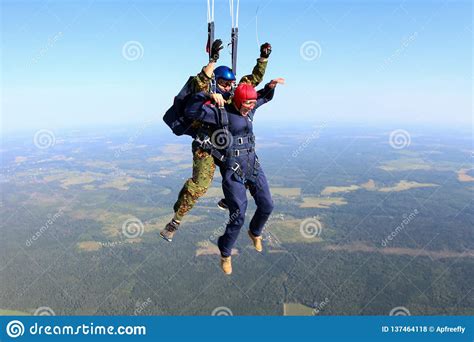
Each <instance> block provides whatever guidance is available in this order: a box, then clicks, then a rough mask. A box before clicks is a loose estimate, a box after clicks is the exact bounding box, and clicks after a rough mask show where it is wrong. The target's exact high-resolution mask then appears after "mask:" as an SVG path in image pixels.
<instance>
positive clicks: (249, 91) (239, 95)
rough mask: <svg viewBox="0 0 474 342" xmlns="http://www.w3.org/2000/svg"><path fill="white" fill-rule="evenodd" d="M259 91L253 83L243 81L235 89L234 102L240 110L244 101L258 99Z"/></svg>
mask: <svg viewBox="0 0 474 342" xmlns="http://www.w3.org/2000/svg"><path fill="white" fill-rule="evenodd" d="M256 99H257V92H256V91H255V88H254V87H252V85H250V84H248V83H241V84H239V86H238V87H237V89H235V91H234V104H235V107H237V109H238V110H240V107H242V103H244V102H245V101H248V100H256Z"/></svg>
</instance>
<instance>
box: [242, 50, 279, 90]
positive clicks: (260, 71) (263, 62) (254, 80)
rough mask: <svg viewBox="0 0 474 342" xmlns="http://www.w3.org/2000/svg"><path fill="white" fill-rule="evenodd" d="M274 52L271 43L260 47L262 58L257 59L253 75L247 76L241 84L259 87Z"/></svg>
mask: <svg viewBox="0 0 474 342" xmlns="http://www.w3.org/2000/svg"><path fill="white" fill-rule="evenodd" d="M271 52H272V46H271V45H270V44H269V43H265V44H262V46H260V58H258V59H257V64H256V65H255V66H254V68H253V70H252V74H251V75H245V76H244V77H242V78H241V79H240V83H248V84H251V85H253V86H254V87H256V86H258V85H259V84H260V83H261V82H262V81H263V76H264V75H265V70H266V69H267V64H268V57H269V56H270V53H271Z"/></svg>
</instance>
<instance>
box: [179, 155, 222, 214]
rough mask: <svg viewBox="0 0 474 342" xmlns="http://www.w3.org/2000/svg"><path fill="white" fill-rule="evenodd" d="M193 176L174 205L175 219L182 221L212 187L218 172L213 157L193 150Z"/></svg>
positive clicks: (185, 184)
mask: <svg viewBox="0 0 474 342" xmlns="http://www.w3.org/2000/svg"><path fill="white" fill-rule="evenodd" d="M193 150H194V152H193V176H192V177H191V178H189V179H188V180H187V181H186V183H184V185H183V188H182V189H181V191H180V192H179V196H178V200H177V201H176V203H175V204H174V207H173V209H174V219H175V220H178V221H181V219H182V218H183V217H184V215H186V214H187V213H188V212H189V211H190V210H191V209H192V208H193V207H194V204H195V203H196V202H197V200H198V199H199V198H200V197H202V196H204V194H205V193H206V192H207V189H209V187H210V186H211V183H212V178H213V177H214V172H215V170H216V164H215V163H214V158H213V157H212V155H211V154H210V153H208V152H206V151H204V150H202V149H200V148H197V149H193Z"/></svg>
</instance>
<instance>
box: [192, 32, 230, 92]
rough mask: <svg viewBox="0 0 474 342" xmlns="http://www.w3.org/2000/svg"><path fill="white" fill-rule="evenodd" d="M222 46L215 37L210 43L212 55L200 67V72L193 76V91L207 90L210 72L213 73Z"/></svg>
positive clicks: (210, 77)
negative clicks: (207, 61) (205, 63)
mask: <svg viewBox="0 0 474 342" xmlns="http://www.w3.org/2000/svg"><path fill="white" fill-rule="evenodd" d="M222 48H223V47H222V40H220V39H216V40H215V41H214V43H212V50H211V51H212V52H211V56H212V57H211V58H210V59H209V63H207V65H205V66H204V67H203V68H202V69H201V72H200V73H199V74H197V75H196V76H195V77H194V79H193V93H199V92H201V91H207V92H209V90H210V86H211V80H212V74H213V73H214V68H215V66H216V62H217V60H218V59H219V51H220V50H222Z"/></svg>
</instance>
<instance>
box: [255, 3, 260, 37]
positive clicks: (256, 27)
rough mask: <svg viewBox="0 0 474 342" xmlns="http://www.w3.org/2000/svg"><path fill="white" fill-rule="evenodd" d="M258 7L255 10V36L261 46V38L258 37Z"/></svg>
mask: <svg viewBox="0 0 474 342" xmlns="http://www.w3.org/2000/svg"><path fill="white" fill-rule="evenodd" d="M258 9H259V7H258V6H257V10H256V11H255V38H256V39H257V46H260V39H258Z"/></svg>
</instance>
